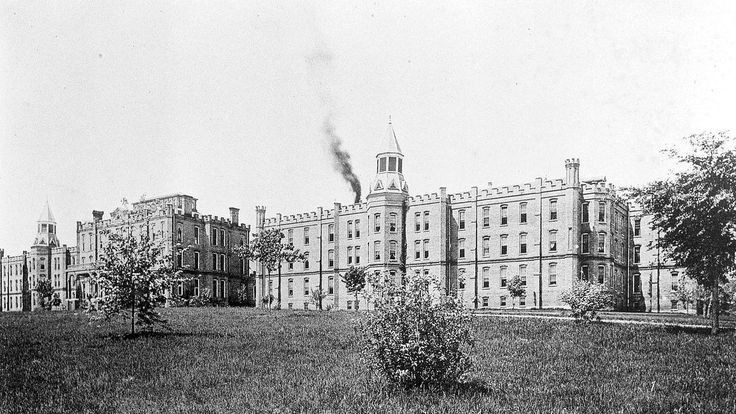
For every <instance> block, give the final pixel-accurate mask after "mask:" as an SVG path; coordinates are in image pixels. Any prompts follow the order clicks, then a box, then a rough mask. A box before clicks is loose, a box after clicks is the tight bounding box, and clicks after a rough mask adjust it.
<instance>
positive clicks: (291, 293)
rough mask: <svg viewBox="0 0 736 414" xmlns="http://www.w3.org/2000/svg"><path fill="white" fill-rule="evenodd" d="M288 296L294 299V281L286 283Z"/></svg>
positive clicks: (290, 280)
mask: <svg viewBox="0 0 736 414" xmlns="http://www.w3.org/2000/svg"><path fill="white" fill-rule="evenodd" d="M286 289H287V295H288V296H289V297H290V298H291V297H294V279H289V281H288V282H286Z"/></svg>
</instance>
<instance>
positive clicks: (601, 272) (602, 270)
mask: <svg viewBox="0 0 736 414" xmlns="http://www.w3.org/2000/svg"><path fill="white" fill-rule="evenodd" d="M605 281H606V267H605V266H603V265H599V266H598V283H603V282H605Z"/></svg>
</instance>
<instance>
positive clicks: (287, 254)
mask: <svg viewBox="0 0 736 414" xmlns="http://www.w3.org/2000/svg"><path fill="white" fill-rule="evenodd" d="M283 238H284V233H282V232H281V230H280V229H266V230H263V231H262V232H261V233H260V234H257V235H256V236H255V237H253V239H252V240H251V241H250V243H249V244H248V245H245V246H236V247H234V248H233V252H235V254H236V255H238V256H239V257H240V258H241V259H243V260H256V261H258V262H260V263H261V264H262V265H263V266H264V267H265V268H266V271H267V272H268V280H269V281H271V272H273V271H275V270H278V294H277V295H278V299H277V300H278V303H279V304H281V263H282V262H286V263H294V262H297V261H298V262H303V261H304V260H306V259H307V253H306V252H305V253H301V252H299V249H295V248H294V245H293V244H291V243H288V244H284V243H282V242H281V240H282V239H283ZM269 295H270V292H269ZM320 305H321V304H320ZM320 307H321V306H320ZM268 308H269V309H271V300H270V297H269V300H268Z"/></svg>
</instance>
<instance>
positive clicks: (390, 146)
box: [378, 117, 403, 155]
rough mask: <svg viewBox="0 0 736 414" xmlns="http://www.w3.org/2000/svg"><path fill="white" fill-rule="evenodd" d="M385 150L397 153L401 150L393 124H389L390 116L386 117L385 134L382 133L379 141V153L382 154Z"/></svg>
mask: <svg viewBox="0 0 736 414" xmlns="http://www.w3.org/2000/svg"><path fill="white" fill-rule="evenodd" d="M387 152H393V153H399V154H402V155H403V153H402V152H401V147H400V146H399V141H398V140H397V139H396V133H395V132H394V126H393V125H392V124H391V118H390V117H389V119H388V128H386V134H385V135H384V139H383V142H382V143H381V148H380V150H379V152H378V153H379V154H384V153H387Z"/></svg>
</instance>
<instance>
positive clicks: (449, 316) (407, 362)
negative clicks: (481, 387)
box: [361, 275, 473, 388]
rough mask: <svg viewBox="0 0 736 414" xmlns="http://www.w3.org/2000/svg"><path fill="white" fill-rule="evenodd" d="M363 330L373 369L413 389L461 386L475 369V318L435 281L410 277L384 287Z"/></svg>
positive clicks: (420, 277)
mask: <svg viewBox="0 0 736 414" xmlns="http://www.w3.org/2000/svg"><path fill="white" fill-rule="evenodd" d="M380 290H381V291H382V294H381V295H379V296H376V302H375V304H376V307H375V310H373V311H371V312H368V313H367V316H366V318H365V319H364V322H363V323H362V324H361V330H362V333H363V336H364V350H365V352H366V353H367V354H368V357H369V358H368V360H369V361H370V368H372V369H376V370H378V371H380V372H382V373H383V374H384V375H385V376H386V378H388V379H389V380H390V381H392V382H395V383H398V384H401V385H403V386H405V387H407V388H409V387H416V386H423V385H428V384H448V383H453V382H457V381H459V380H460V379H461V377H462V376H463V375H464V374H465V373H466V372H467V370H468V369H469V368H470V365H471V362H470V357H469V355H468V351H469V348H470V347H471V346H472V344H473V340H472V336H471V325H470V321H471V315H470V312H469V311H468V310H466V309H465V308H464V307H463V304H462V301H461V300H459V299H458V298H455V297H448V296H444V295H441V294H440V293H439V292H441V288H440V286H439V285H438V283H437V282H436V281H434V280H433V279H431V277H430V276H419V275H417V276H409V277H407V279H406V283H405V284H403V285H396V284H395V283H394V282H393V281H389V283H387V284H384V285H383V286H381V287H380Z"/></svg>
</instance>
